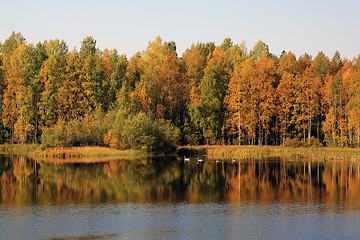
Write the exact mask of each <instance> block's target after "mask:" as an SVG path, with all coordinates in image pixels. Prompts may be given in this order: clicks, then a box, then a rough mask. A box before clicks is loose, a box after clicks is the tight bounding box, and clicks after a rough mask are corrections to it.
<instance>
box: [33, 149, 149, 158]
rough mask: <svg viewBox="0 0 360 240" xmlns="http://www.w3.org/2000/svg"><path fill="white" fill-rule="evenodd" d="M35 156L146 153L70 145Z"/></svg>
mask: <svg viewBox="0 0 360 240" xmlns="http://www.w3.org/2000/svg"><path fill="white" fill-rule="evenodd" d="M37 156H41V157H45V158H57V159H64V158H90V157H91V158H115V157H116V158H118V157H126V158H132V157H143V156H146V153H145V152H143V151H141V150H132V149H130V150H118V149H114V148H107V147H96V146H92V147H71V148H52V149H46V150H44V151H41V152H39V153H37Z"/></svg>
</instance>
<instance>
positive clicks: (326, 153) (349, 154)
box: [178, 145, 360, 161]
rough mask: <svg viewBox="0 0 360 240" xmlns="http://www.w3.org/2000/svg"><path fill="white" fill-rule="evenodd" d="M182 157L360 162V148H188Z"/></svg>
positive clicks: (182, 152) (185, 148) (181, 150)
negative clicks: (277, 158) (278, 158)
mask: <svg viewBox="0 0 360 240" xmlns="http://www.w3.org/2000/svg"><path fill="white" fill-rule="evenodd" d="M178 152H179V154H181V155H195V154H198V155H207V156H208V157H209V158H219V159H221V158H222V159H230V158H249V157H251V158H263V157H285V158H289V159H292V160H318V161H326V160H337V161H340V160H351V161H360V149H358V148H293V147H282V146H219V145H217V146H186V147H180V148H179V150H178Z"/></svg>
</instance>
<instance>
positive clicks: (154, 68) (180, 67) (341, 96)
mask: <svg viewBox="0 0 360 240" xmlns="http://www.w3.org/2000/svg"><path fill="white" fill-rule="evenodd" d="M359 84H360V58H359V57H357V58H354V59H353V60H348V59H342V58H341V56H340V53H339V52H338V51H336V52H335V53H334V56H333V57H332V58H329V57H328V56H325V55H324V53H323V52H321V51H320V52H319V53H318V54H317V55H316V56H315V57H314V58H313V57H312V56H310V55H308V54H306V53H305V54H304V55H302V56H300V57H296V56H295V55H294V54H293V53H292V52H291V51H289V52H285V51H283V52H282V54H281V55H280V56H276V55H274V54H272V53H270V51H269V47H268V45H266V44H265V43H264V42H263V41H261V40H259V41H258V42H257V43H256V44H255V46H254V47H253V48H252V49H250V50H248V49H247V47H246V44H245V43H244V42H242V43H240V44H234V43H233V42H232V40H231V39H230V38H225V39H224V41H223V42H222V44H221V45H220V46H216V45H215V43H214V42H208V43H201V42H198V43H194V44H192V45H191V46H190V48H188V49H186V51H185V52H184V53H183V54H182V56H178V54H177V52H176V44H175V42H173V41H169V42H166V41H163V40H162V39H161V38H160V37H158V38H156V39H155V40H154V41H150V42H149V44H148V46H147V48H146V50H144V51H141V52H137V53H136V54H134V55H133V56H131V57H130V58H128V57H127V56H125V55H120V54H119V53H118V52H117V50H115V49H114V50H108V49H104V50H100V49H99V48H97V46H96V40H95V39H94V38H93V37H91V36H88V37H86V38H84V39H83V40H82V41H81V47H80V49H79V50H77V49H76V48H75V49H73V50H69V47H68V45H67V44H66V42H65V41H64V40H58V39H55V40H45V41H43V42H39V43H37V44H36V45H34V44H29V43H27V42H26V39H25V38H24V36H22V34H21V33H15V32H13V33H12V34H11V35H10V37H9V38H8V39H6V40H5V41H4V42H3V43H0V116H1V118H0V143H20V144H24V143H41V144H42V145H44V146H46V147H59V146H64V147H66V146H89V145H90V146H93V145H96V146H109V147H113V148H118V149H130V148H136V149H139V148H142V149H146V150H148V151H151V152H156V151H162V152H164V151H165V152H166V151H172V150H173V149H176V147H177V146H179V145H203V144H207V145H214V144H228V145H288V146H296V147H298V146H333V147H359V146H360V91H359V89H360V88H359V87H360V86H359Z"/></svg>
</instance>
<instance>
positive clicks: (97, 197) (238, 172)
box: [0, 156, 360, 205]
mask: <svg viewBox="0 0 360 240" xmlns="http://www.w3.org/2000/svg"><path fill="white" fill-rule="evenodd" d="M359 167H360V164H359V163H357V162H327V163H322V162H311V161H308V162H288V161H283V160H282V159H280V158H267V159H262V160H257V161H253V160H251V159H248V160H243V161H240V162H232V161H231V160H228V161H220V162H216V161H215V160H208V159H205V161H204V162H203V163H199V162H198V161H197V158H192V159H190V160H189V161H184V160H183V158H182V157H156V158H147V159H144V160H136V161H134V160H116V161H108V162H95V163H62V164H60V163H57V164H51V163H46V162H35V161H34V160H32V159H29V158H26V157H24V156H0V181H1V186H0V203H1V204H15V205H26V204H65V203H85V204H86V203H88V204H93V203H124V202H138V203H179V202H184V203H211V202H224V203H226V202H243V201H257V202H263V203H268V202H277V201H281V202H321V203H347V204H349V203H350V204H355V205H358V204H359V203H358V199H360V188H359V187H358V186H359V181H360V171H359Z"/></svg>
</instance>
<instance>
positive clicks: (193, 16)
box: [0, 0, 360, 59]
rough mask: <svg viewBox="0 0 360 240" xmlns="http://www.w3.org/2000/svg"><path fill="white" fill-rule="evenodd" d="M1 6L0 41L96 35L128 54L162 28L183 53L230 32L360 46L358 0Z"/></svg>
mask: <svg viewBox="0 0 360 240" xmlns="http://www.w3.org/2000/svg"><path fill="white" fill-rule="evenodd" d="M0 6H1V7H0V9H1V12H0V42H4V41H5V39H7V38H8V37H9V36H10V34H11V32H12V31H13V30H14V31H15V32H21V33H22V34H23V35H24V37H25V38H26V39H27V41H28V42H29V43H37V42H39V41H43V40H45V39H55V38H59V39H64V40H65V41H66V42H67V44H68V45H69V48H70V49H72V48H73V47H75V46H76V47H77V48H78V49H79V48H80V42H81V40H82V39H83V38H85V37H86V36H88V35H91V36H93V37H94V38H95V39H96V40H97V46H98V47H99V48H100V49H104V48H108V49H113V48H116V49H117V50H118V51H119V53H122V54H127V56H128V57H130V56H132V55H133V54H134V53H135V52H137V51H142V50H144V49H145V48H146V46H147V45H148V42H149V41H150V40H154V39H155V38H156V37H157V36H161V38H162V39H163V40H164V41H171V40H173V41H175V42H176V44H177V49H178V53H179V55H182V53H183V52H184V50H185V49H186V48H189V47H190V46H191V43H196V42H198V41H200V42H209V41H214V42H215V43H216V44H217V45H219V44H221V42H222V41H223V39H224V38H226V37H231V39H232V40H233V42H234V43H241V41H245V42H246V45H247V47H248V49H249V50H250V49H252V48H253V46H254V44H255V43H256V42H257V41H258V40H259V39H262V40H263V41H264V42H265V43H266V44H268V45H269V48H270V51H271V52H272V53H274V54H276V55H279V54H280V53H281V52H282V50H286V51H292V52H294V53H295V54H296V56H297V57H299V56H300V55H302V54H303V53H305V52H307V53H309V54H311V55H312V56H315V55H316V54H317V53H318V52H319V51H323V52H324V53H325V54H326V55H328V56H329V57H332V56H333V54H334V52H335V51H336V50H339V51H340V53H341V56H342V57H347V58H349V59H352V58H353V57H355V56H357V55H358V54H359V53H360V40H359V39H360V26H359V24H360V14H359V11H360V1H346V0H345V1H339V0H336V1H335V0H301V1H300V0H299V1H297V0H294V1H291V0H287V1H286V0H254V1H235V0H222V1H214V0H183V1H169V0H167V1H166V0H152V1H140V0H132V1H130V0H120V1H115V0H101V1H100V0H96V1H95V0H56V1H55V0H0Z"/></svg>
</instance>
